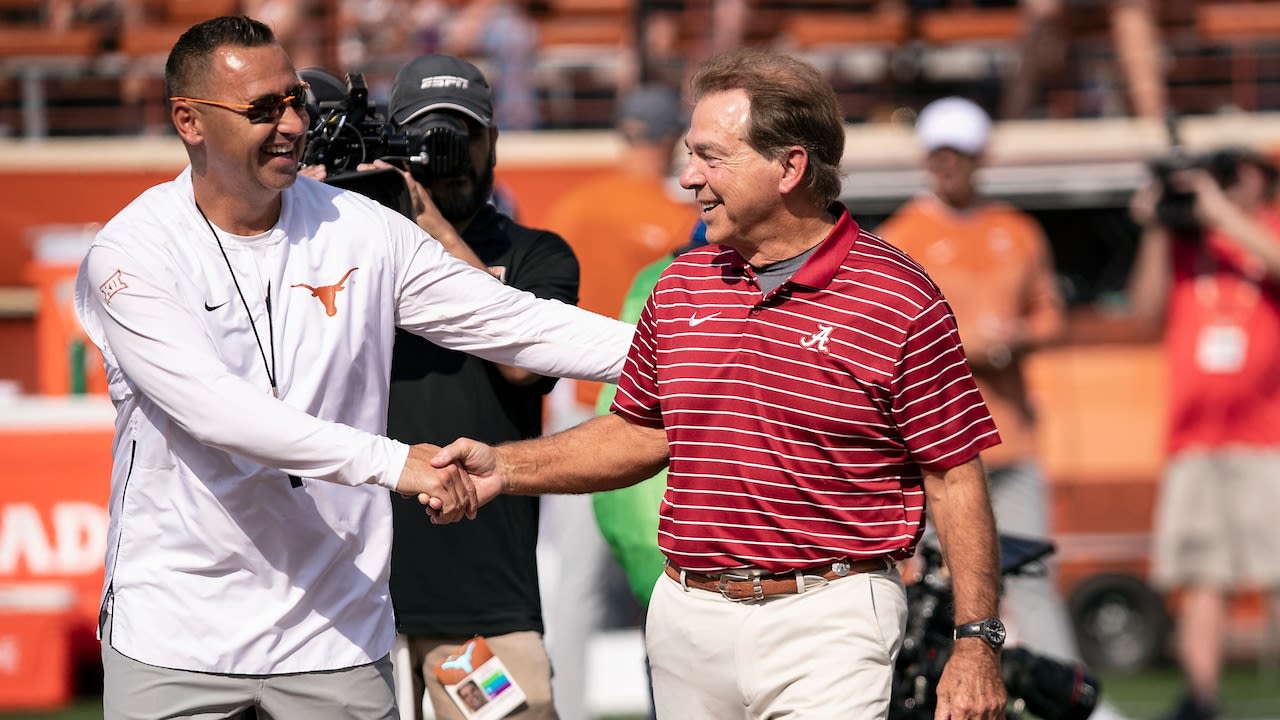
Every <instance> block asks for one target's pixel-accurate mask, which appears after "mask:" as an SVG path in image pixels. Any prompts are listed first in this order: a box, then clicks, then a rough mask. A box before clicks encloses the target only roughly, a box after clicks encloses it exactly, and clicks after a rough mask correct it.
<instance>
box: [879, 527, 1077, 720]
mask: <svg viewBox="0 0 1280 720" xmlns="http://www.w3.org/2000/svg"><path fill="white" fill-rule="evenodd" d="M1053 549H1054V548H1053V545H1052V544H1051V543H1047V542H1041V541H1039V540H1033V539H1030V538H1021V537H1016V536H1011V535H1002V536H1001V537H1000V557H1001V568H1000V573H1001V575H1002V576H1007V575H1014V574H1019V573H1030V572H1036V571H1037V569H1038V570H1040V571H1042V570H1043V566H1042V565H1041V564H1040V562H1039V561H1040V560H1041V559H1043V558H1044V557H1046V556H1048V555H1049V554H1051V553H1052V552H1053ZM919 552H920V554H921V556H922V559H923V567H922V568H921V572H920V576H919V579H918V580H917V581H916V582H914V583H912V584H910V585H908V586H907V631H906V634H905V635H904V636H903V642H902V650H901V651H900V652H899V653H898V661H897V664H896V665H895V666H894V673H893V692H892V696H891V698H890V702H889V720H931V719H932V718H933V713H934V708H935V707H936V705H937V702H938V698H937V694H936V689H937V686H938V680H939V679H940V678H941V677H942V668H943V666H944V665H946V663H947V659H948V658H949V657H950V656H951V650H952V644H953V643H954V642H955V641H954V640H953V639H952V630H953V628H954V627H955V619H954V609H953V597H952V593H951V580H950V578H949V576H948V575H947V574H946V572H945V571H944V570H943V563H942V551H941V549H940V548H939V547H938V546H937V545H936V544H934V543H922V544H921V545H920V548H919ZM1000 674H1001V677H1002V679H1003V680H1004V685H1005V689H1006V691H1007V693H1008V696H1009V701H1010V709H1009V711H1008V714H1007V715H1006V717H1008V718H1020V717H1023V714H1024V713H1029V714H1031V715H1033V716H1035V717H1038V718H1041V720H1085V718H1087V717H1089V715H1090V714H1091V713H1092V712H1093V709H1094V707H1095V706H1096V705H1097V703H1098V700H1099V699H1100V695H1101V691H1102V686H1101V684H1100V683H1099V682H1098V680H1097V678H1095V677H1094V676H1093V675H1092V674H1091V673H1090V672H1089V670H1088V668H1086V667H1085V666H1084V665H1083V664H1082V663H1078V662H1062V661H1059V660H1055V659H1051V658H1047V657H1044V656H1042V655H1038V654H1036V653H1034V652H1031V651H1029V650H1027V649H1025V648H1019V647H1012V648H1005V649H1004V650H1002V651H1001V653H1000Z"/></svg>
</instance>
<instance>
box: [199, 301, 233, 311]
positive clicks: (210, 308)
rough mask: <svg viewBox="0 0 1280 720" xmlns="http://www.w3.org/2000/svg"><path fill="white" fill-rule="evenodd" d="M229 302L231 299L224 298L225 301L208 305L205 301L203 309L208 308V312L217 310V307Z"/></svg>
mask: <svg viewBox="0 0 1280 720" xmlns="http://www.w3.org/2000/svg"><path fill="white" fill-rule="evenodd" d="M229 302H231V301H230V300H226V301H224V302H222V303H221V304H219V305H213V306H210V305H209V303H205V304H204V309H205V310H208V311H209V312H213V311H214V310H217V309H218V308H220V307H222V306H223V305H226V304H227V303H229Z"/></svg>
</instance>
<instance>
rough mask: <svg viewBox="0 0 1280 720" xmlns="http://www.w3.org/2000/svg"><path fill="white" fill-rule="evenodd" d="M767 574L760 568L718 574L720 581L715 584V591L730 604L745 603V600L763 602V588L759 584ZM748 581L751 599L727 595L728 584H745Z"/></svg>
mask: <svg viewBox="0 0 1280 720" xmlns="http://www.w3.org/2000/svg"><path fill="white" fill-rule="evenodd" d="M768 574H769V573H768V572H767V571H765V570H762V569H760V568H752V569H750V570H741V571H730V572H722V573H720V579H719V581H718V582H717V583H716V586H717V589H719V590H720V594H721V595H723V596H724V597H725V599H726V600H730V601H732V602H745V601H747V600H763V599H764V587H763V586H762V585H761V584H760V579H761V578H763V577H764V576H766V575H768ZM748 580H749V581H750V582H751V594H752V596H753V597H749V598H736V597H732V596H731V595H729V583H731V582H745V581H748Z"/></svg>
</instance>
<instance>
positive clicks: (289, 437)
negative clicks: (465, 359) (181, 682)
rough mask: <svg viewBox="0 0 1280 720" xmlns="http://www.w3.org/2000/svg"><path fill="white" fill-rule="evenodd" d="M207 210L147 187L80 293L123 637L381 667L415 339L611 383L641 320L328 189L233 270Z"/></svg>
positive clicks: (272, 659) (218, 658)
mask: <svg viewBox="0 0 1280 720" xmlns="http://www.w3.org/2000/svg"><path fill="white" fill-rule="evenodd" d="M193 197H194V196H193V194H192V186H191V176H190V169H188V170H186V171H184V172H183V173H182V174H181V175H179V176H178V177H177V178H176V179H175V180H174V181H173V182H169V183H165V184H162V185H159V186H156V187H154V188H151V189H150V190H148V191H146V192H145V193H143V194H142V195H141V196H140V197H138V198H137V199H136V200H135V201H134V202H132V203H131V204H130V205H129V206H128V207H126V208H125V209H124V210H123V211H121V212H120V213H119V214H118V215H117V216H116V217H115V218H113V219H112V220H111V221H110V222H109V223H108V224H107V225H106V226H105V227H104V228H103V229H102V231H101V232H100V233H99V234H98V236H97V237H96V238H95V240H94V242H93V244H92V246H91V248H90V250H89V252H88V254H87V255H86V257H85V259H84V262H83V264H82V265H81V268H80V274H79V277H78V279H77V284H76V298H75V305H76V312H77V314H78V316H79V318H80V322H81V324H82V325H83V326H84V328H85V331H86V332H87V334H88V335H89V337H90V338H91V339H92V340H93V342H94V343H95V344H96V345H97V346H98V347H99V348H100V349H101V350H102V354H103V357H104V358H105V363H106V371H107V380H108V384H109V392H110V395H111V399H112V401H113V403H114V404H115V406H116V409H117V418H116V428H115V439H114V441H113V447H112V451H113V465H112V477H111V499H110V514H111V525H110V534H109V537H108V544H107V548H108V549H107V557H106V579H105V583H104V588H103V593H104V602H107V601H108V598H109V599H110V601H111V602H112V608H113V626H112V638H111V639H112V645H113V646H114V647H115V649H117V650H118V651H120V652H121V653H123V654H124V655H126V656H128V657H131V658H134V659H136V660H139V661H141V662H144V663H148V664H151V665H157V666H161V667H168V668H177V669H184V670H195V671H205V672H219V673H237V674H239V673H244V674H274V673H290V672H303V671H313V670H326V669H336V668H344V667H351V666H354V665H360V664H364V663H368V662H371V661H373V660H376V659H378V658H380V657H382V656H383V655H385V654H387V653H388V652H389V651H390V649H391V645H392V640H393V637H394V627H393V618H392V609H391V601H390V596H389V593H388V586H387V580H388V573H389V558H390V550H391V509H390V501H389V496H388V493H387V488H391V489H394V488H395V487H396V483H397V480H398V478H399V475H400V472H401V470H402V469H403V466H404V463H405V459H406V457H407V455H408V447H407V446H406V445H404V444H402V443H399V442H396V441H393V440H390V439H388V438H386V437H383V436H382V433H383V432H384V430H385V424H386V413H387V393H388V389H387V388H388V383H389V374H390V367H391V345H392V340H393V336H394V329H395V327H397V326H399V327H403V328H405V329H407V330H410V331H412V332H416V333H418V334H420V335H423V336H424V337H426V338H428V339H430V340H431V341H433V342H435V343H437V344H439V345H441V346H444V347H448V348H453V349H458V350H463V351H467V352H472V353H474V354H476V355H479V356H481V357H484V358H486V359H488V360H492V361H494V362H498V363H503V364H510V365H518V366H522V367H525V368H528V369H531V370H534V371H536V372H538V373H541V374H545V375H559V376H564V377H580V378H585V379H593V380H606V381H608V380H614V379H616V377H617V375H618V373H619V371H620V370H621V367H622V363H623V360H624V357H625V354H626V350H627V348H628V346H629V344H630V341H631V335H632V328H631V326H629V325H625V324H623V323H619V322H616V321H613V320H609V319H607V318H604V317H601V316H599V315H594V314H592V313H588V312H586V311H583V310H580V309H578V308H575V307H572V306H569V305H565V304H563V303H559V302H556V301H548V300H538V299H536V298H534V296H533V295H531V294H528V293H523V292H519V291H516V290H513V289H511V288H509V287H507V286H505V285H503V284H502V283H501V282H499V281H497V280H496V279H494V278H493V277H490V276H489V275H487V274H485V273H484V272H481V271H479V270H475V269H473V268H471V267H469V266H467V265H465V264H464V263H462V262H460V261H458V260H456V259H454V258H453V257H452V256H450V255H448V254H447V253H446V252H445V251H444V249H443V248H442V247H441V246H440V244H439V243H437V242H435V241H433V240H431V239H430V238H429V237H428V236H426V234H425V233H423V232H422V231H421V230H420V229H418V227H417V226H415V225H414V224H413V223H412V222H410V221H409V220H407V219H405V218H403V217H401V216H400V215H398V214H396V213H395V212H393V211H391V210H388V209H386V208H384V207H382V206H381V205H378V204H377V203H375V202H373V201H372V200H368V199H366V198H364V197H362V196H360V195H357V194H355V193H350V192H343V191H339V190H337V189H335V188H332V187H330V186H328V185H325V184H323V183H319V182H315V181H313V180H309V179H299V180H298V182H297V183H295V184H294V185H293V186H292V187H290V188H289V189H287V190H285V191H284V194H283V208H282V213H281V217H280V220H279V222H278V223H277V225H276V227H275V228H273V229H272V230H270V231H268V232H267V233H264V234H263V235H261V236H257V237H254V238H242V237H236V236H229V235H222V238H223V240H222V246H223V248H224V249H225V254H226V257H225V258H224V256H223V251H222V250H220V249H219V246H218V242H217V241H216V240H215V237H214V234H213V232H212V231H211V230H210V227H209V226H208V225H207V224H206V222H205V220H204V219H203V217H202V216H201V215H200V212H199V210H198V209H197V208H196V205H195V202H194V200H193ZM228 263H229V264H230V266H231V268H232V269H233V270H232V269H229V268H228ZM233 271H234V273H235V280H236V282H233V280H232V274H231V273H232V272H233ZM237 283H238V285H239V289H237ZM242 295H243V300H242V299H241V296H242ZM268 298H269V301H268ZM246 305H247V306H248V307H247V310H246ZM250 316H252V324H251V323H250ZM255 329H256V334H257V339H255ZM268 370H271V373H272V374H274V376H275V378H276V381H277V384H278V388H279V399H276V398H275V397H273V395H272V392H271V387H270V382H269V380H268ZM290 475H293V476H297V477H300V478H302V486H301V487H293V486H292V485H291V483H290V480H289V478H288V476H290Z"/></svg>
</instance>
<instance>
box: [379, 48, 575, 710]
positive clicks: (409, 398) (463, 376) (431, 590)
mask: <svg viewBox="0 0 1280 720" xmlns="http://www.w3.org/2000/svg"><path fill="white" fill-rule="evenodd" d="M387 115H388V118H389V122H391V123H392V124H393V125H394V127H395V130H396V131H397V132H400V133H403V134H404V136H405V137H407V138H408V139H409V140H408V144H409V147H410V149H411V152H412V151H414V150H420V151H421V152H420V153H419V159H417V160H414V161H411V162H408V163H407V164H403V163H402V164H400V167H401V170H402V174H403V176H404V178H405V182H406V184H407V186H408V190H409V196H410V198H411V199H412V213H413V219H414V220H415V221H416V222H417V223H418V225H419V226H421V227H422V228H423V229H424V230H426V231H427V232H429V233H431V234H432V236H433V237H436V238H438V239H439V240H440V241H441V243H442V244H444V245H445V247H446V248H447V249H448V250H449V251H450V252H451V253H452V254H454V255H455V256H456V257H459V258H460V259H462V260H464V261H466V262H469V263H471V264H472V265H476V266H477V267H480V268H482V269H485V270H487V271H488V272H489V273H491V274H492V275H494V276H495V277H497V278H498V279H499V280H501V281H502V282H504V283H505V284H507V285H511V286H512V287H515V288H517V289H520V290H524V291H527V292H531V293H533V294H534V295H537V296H538V297H542V298H553V299H556V300H559V301H561V302H564V303H567V304H576V303H577V300H578V261H577V258H576V257H575V256H574V254H573V250H572V249H570V247H569V245H568V244H567V243H566V242H565V241H564V240H563V239H562V238H561V237H560V236H558V235H556V234H554V233H551V232H548V231H545V230H533V229H529V228H526V227H523V226H521V225H519V224H517V223H516V222H514V221H513V220H512V219H511V218H509V217H507V216H506V215H504V214H502V213H500V212H499V211H498V210H497V209H496V208H495V207H494V206H493V205H492V204H491V203H490V202H488V200H489V197H490V195H491V193H492V190H493V186H494V168H495V166H496V164H497V153H496V142H497V139H498V129H497V127H496V126H495V118H494V115H493V96H492V91H491V89H490V87H489V83H488V81H487V80H486V79H485V77H484V75H483V74H482V73H481V72H480V70H479V69H477V68H476V67H475V66H474V65H472V64H471V63H468V62H465V61H463V60H460V59H458V58H454V57H451V56H447V55H424V56H422V57H419V58H417V59H415V60H413V61H412V62H410V63H409V64H408V65H406V66H405V67H404V68H403V69H401V70H400V72H399V73H398V74H397V75H396V77H395V80H394V81H393V84H392V89H391V97H390V102H389V105H388V108H387ZM423 160H425V162H424V161H423ZM393 162H398V161H393ZM374 164H375V165H377V166H380V167H386V166H387V163H385V162H382V161H377V162H375V163H374ZM554 385H555V379H554V378H545V377H542V376H540V375H535V374H533V373H528V372H525V371H522V370H519V369H517V368H514V367H510V366H506V365H498V364H495V363H490V362H486V361H484V360H481V359H480V358H478V357H475V356H472V355H468V354H465V353H461V352H455V351H452V350H446V349H444V348H440V347H437V346H436V345H434V344H432V343H431V342H429V341H426V340H423V339H421V338H418V337H414V336H412V335H408V334H405V333H398V334H397V335H396V341H395V348H394V351H393V355H392V361H391V398H390V403H389V406H388V411H387V434H388V435H389V436H391V437H393V438H399V439H402V440H403V439H406V438H414V437H419V438H425V437H434V438H439V439H440V440H441V441H443V442H448V441H450V440H452V439H453V438H456V437H458V436H459V435H467V436H470V437H484V438H486V439H487V440H488V441H490V442H504V441H509V440H518V439H524V438H530V437H537V436H539V435H541V434H542V410H543V407H542V405H543V397H544V396H545V395H546V394H547V393H549V392H550V391H551V389H552V387H553V386H554ZM415 506H416V503H413V502H407V501H404V500H402V499H401V498H397V497H393V498H392V511H393V520H394V531H395V534H394V542H393V545H392V553H391V558H392V560H391V566H392V573H391V597H392V600H393V602H394V604H395V608H396V619H397V624H398V626H399V630H400V632H401V633H403V634H404V635H405V636H406V639H407V640H408V645H409V652H410V658H411V660H410V663H411V668H412V672H413V687H414V696H413V697H414V705H413V707H414V716H415V717H419V718H420V717H421V716H422V699H423V695H424V693H426V694H427V695H428V696H429V697H430V698H431V703H432V706H433V708H434V714H435V717H437V718H457V719H458V720H461V718H463V717H464V715H463V713H462V712H461V711H460V710H459V709H458V708H457V707H456V706H455V705H454V704H453V702H452V700H451V699H450V697H449V695H448V694H447V693H446V692H445V690H444V688H443V686H442V685H441V683H440V682H439V681H438V680H437V678H436V676H435V673H434V667H435V665H436V664H437V663H438V662H440V661H441V660H443V659H445V658H447V657H448V656H449V655H450V653H452V652H454V650H455V649H456V648H457V647H458V646H460V645H462V644H464V643H466V642H467V641H468V640H470V639H471V638H472V637H473V636H475V635H483V636H484V637H485V638H486V640H487V642H488V644H489V646H490V648H491V649H492V650H493V652H494V654H496V655H497V656H498V657H499V658H500V659H501V660H502V662H503V663H504V664H505V665H506V667H507V669H508V671H509V672H510V674H511V675H512V676H513V677H514V678H515V681H516V683H517V684H518V685H519V686H520V687H521V689H522V690H523V691H524V694H525V696H526V698H527V702H526V704H525V705H524V706H522V707H521V708H520V709H519V710H517V711H516V712H514V713H512V714H511V715H509V716H508V717H511V718H525V719H532V718H555V717H556V713H555V709H554V706H553V705H552V698H551V665H550V661H549V659H548V656H547V652H546V648H545V646H544V644H543V622H542V605H541V600H540V596H539V589H538V566H537V560H536V557H535V548H536V546H537V539H538V507H539V500H538V498H536V497H515V496H509V497H502V498H499V499H498V500H497V501H495V507H494V508H492V510H494V511H495V512H488V513H486V514H485V515H484V516H483V517H480V516H477V517H476V519H475V520H474V521H473V522H466V523H458V524H455V525H450V526H448V527H444V526H436V527H429V526H428V523H426V522H423V520H422V517H421V515H422V511H421V510H420V509H418V508H416V507H415Z"/></svg>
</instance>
